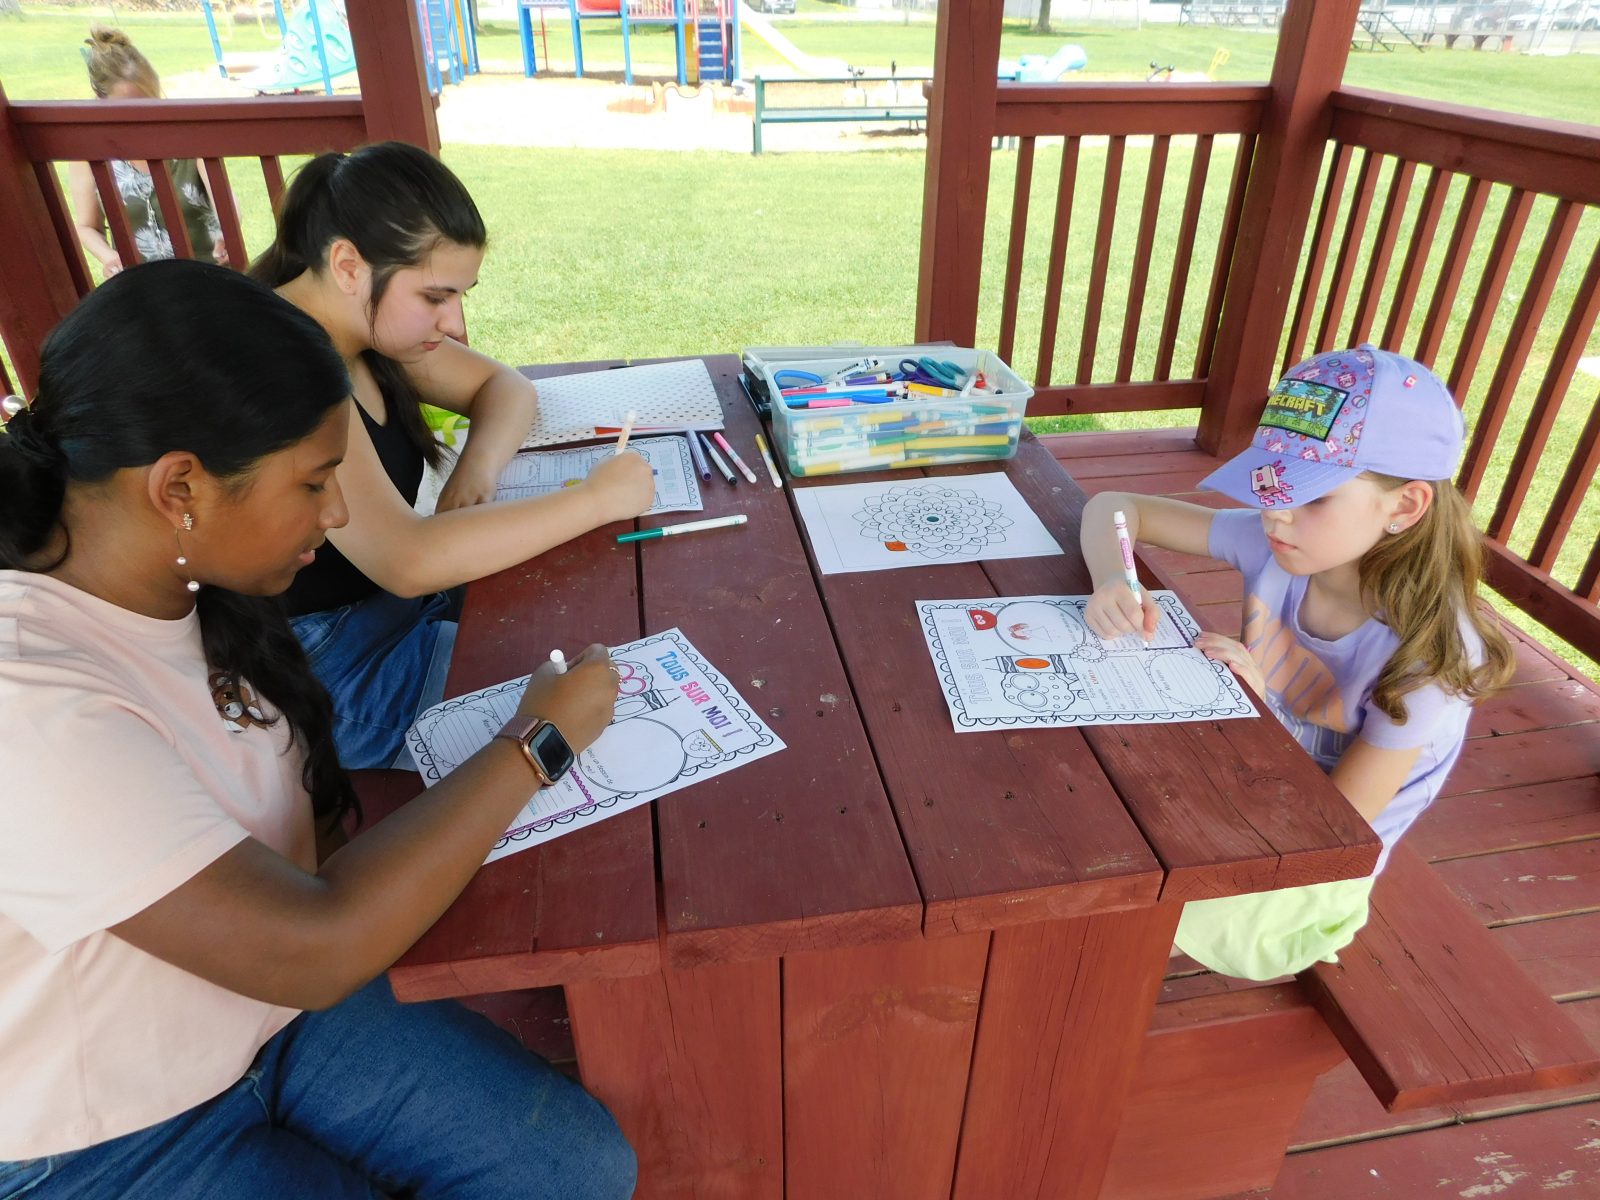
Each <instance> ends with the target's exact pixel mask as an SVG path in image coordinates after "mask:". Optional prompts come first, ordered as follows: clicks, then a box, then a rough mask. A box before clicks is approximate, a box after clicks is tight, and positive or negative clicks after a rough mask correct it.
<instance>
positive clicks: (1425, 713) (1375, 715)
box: [1361, 683, 1472, 750]
mask: <svg viewBox="0 0 1600 1200" xmlns="http://www.w3.org/2000/svg"><path fill="white" fill-rule="evenodd" d="M1402 699H1403V700H1404V702H1405V706H1406V721H1405V724H1403V725H1400V724H1396V723H1395V722H1394V721H1393V720H1392V719H1391V718H1390V717H1389V715H1388V714H1387V713H1385V712H1383V711H1382V710H1381V709H1379V708H1376V707H1374V706H1373V705H1372V704H1371V703H1370V701H1369V702H1368V703H1367V704H1366V705H1365V706H1364V707H1363V714H1362V722H1361V740H1362V741H1364V742H1367V743H1369V744H1370V745H1373V746H1376V747H1378V748H1379V749H1380V750H1410V749H1413V748H1414V747H1417V746H1426V745H1428V744H1429V743H1431V742H1432V741H1434V739H1436V738H1437V737H1439V735H1440V734H1441V733H1443V732H1445V730H1447V729H1449V728H1451V727H1452V726H1454V725H1457V724H1461V725H1464V724H1465V722H1466V718H1467V716H1468V713H1469V710H1470V709H1471V707H1472V706H1471V704H1470V703H1468V701H1467V700H1465V699H1464V698H1463V697H1461V696H1456V695H1452V694H1451V693H1449V692H1447V691H1445V690H1444V689H1443V688H1441V687H1440V686H1439V685H1438V684H1435V683H1430V684H1425V685H1424V686H1422V687H1419V688H1417V689H1416V690H1415V691H1412V692H1407V693H1406V694H1405V695H1404V696H1403V697H1402Z"/></svg>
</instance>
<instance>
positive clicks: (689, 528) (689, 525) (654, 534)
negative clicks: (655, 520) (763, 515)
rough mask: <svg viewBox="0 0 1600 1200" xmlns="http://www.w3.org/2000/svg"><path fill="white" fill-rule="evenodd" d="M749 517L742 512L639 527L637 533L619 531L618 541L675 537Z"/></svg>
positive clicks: (645, 540) (731, 523) (715, 527)
mask: <svg viewBox="0 0 1600 1200" xmlns="http://www.w3.org/2000/svg"><path fill="white" fill-rule="evenodd" d="M749 519H750V518H749V517H747V516H745V515H744V514H743V513H734V514H733V516H731V517H711V518H710V519H709V520H705V521H685V522H683V523H682V524H681V525H663V526H661V528H659V529H641V530H639V531H638V532H637V533H619V534H617V541H619V542H648V541H650V540H651V539H653V538H664V537H676V536H677V535H678V534H680V533H696V532H698V531H700V530H702V529H722V528H725V527H726V526H729V525H743V524H744V523H745V522H746V521H748V520H749Z"/></svg>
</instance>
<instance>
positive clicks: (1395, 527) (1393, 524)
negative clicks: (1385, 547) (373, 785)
mask: <svg viewBox="0 0 1600 1200" xmlns="http://www.w3.org/2000/svg"><path fill="white" fill-rule="evenodd" d="M1389 532H1390V533H1399V532H1400V522H1399V521H1390V522H1389Z"/></svg>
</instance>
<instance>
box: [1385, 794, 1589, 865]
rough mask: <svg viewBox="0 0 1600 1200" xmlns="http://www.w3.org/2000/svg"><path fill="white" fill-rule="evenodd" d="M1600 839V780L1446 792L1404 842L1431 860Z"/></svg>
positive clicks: (1419, 820)
mask: <svg viewBox="0 0 1600 1200" xmlns="http://www.w3.org/2000/svg"><path fill="white" fill-rule="evenodd" d="M1588 837H1600V778H1596V777H1595V776H1593V775H1588V776H1584V777H1583V778H1581V779H1563V780H1559V781H1557V782H1554V783H1535V784H1528V785H1526V786H1523V787H1515V788H1504V789H1500V790H1496V791H1488V792H1468V793H1466V794H1464V795H1459V796H1445V797H1443V798H1441V799H1439V800H1436V801H1435V802H1434V804H1433V807H1432V808H1430V809H1429V810H1428V811H1427V812H1425V813H1423V814H1422V816H1421V817H1419V818H1418V819H1417V823H1416V824H1415V825H1413V826H1412V827H1411V830H1410V832H1408V833H1407V834H1406V842H1407V843H1408V844H1409V845H1410V846H1411V848H1412V849H1413V850H1415V851H1416V852H1417V853H1418V854H1421V855H1422V856H1423V857H1424V858H1427V859H1429V860H1430V861H1433V860H1438V859H1446V858H1464V857H1467V856H1470V855H1474V854H1486V853H1495V852H1498V851H1502V850H1520V849H1524V848H1526V847H1530V846H1544V845H1549V844H1551V843H1554V842H1569V841H1575V840H1577V839H1579V838H1588Z"/></svg>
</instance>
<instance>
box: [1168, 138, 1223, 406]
mask: <svg viewBox="0 0 1600 1200" xmlns="http://www.w3.org/2000/svg"><path fill="white" fill-rule="evenodd" d="M1211 142H1212V135H1211V134H1209V133H1205V134H1201V135H1200V136H1199V137H1198V138H1196V139H1195V143H1194V158H1193V160H1192V161H1191V162H1190V164H1189V191H1188V194H1187V195H1186V196H1185V197H1184V201H1183V219H1182V221H1180V222H1179V225H1178V243H1177V245H1176V246H1175V247H1174V248H1173V252H1172V277H1171V280H1170V282H1169V283H1168V284H1167V313H1166V317H1165V319H1164V320H1163V321H1162V322H1161V338H1160V340H1159V341H1158V342H1157V343H1156V370H1155V378H1156V379H1157V380H1165V379H1170V378H1171V377H1172V352H1173V350H1174V349H1175V348H1176V346H1177V341H1178V324H1179V322H1180V321H1181V320H1182V319H1183V295H1184V292H1186V291H1187V290H1188V287H1189V264H1190V262H1191V261H1193V258H1194V235H1195V231H1196V230H1197V229H1198V228H1199V227H1200V209H1201V207H1202V206H1203V205H1204V204H1205V199H1206V173H1207V171H1208V170H1209V169H1210V167H1211Z"/></svg>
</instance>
